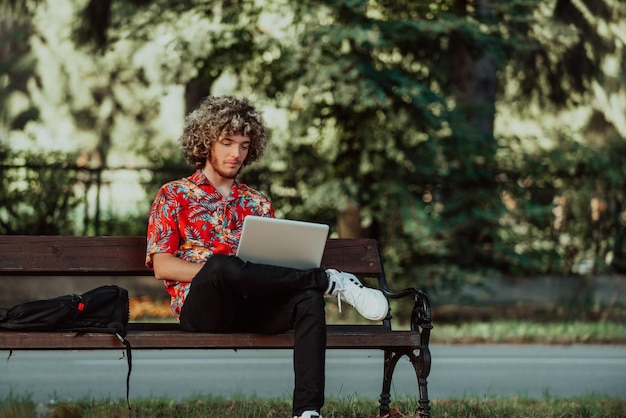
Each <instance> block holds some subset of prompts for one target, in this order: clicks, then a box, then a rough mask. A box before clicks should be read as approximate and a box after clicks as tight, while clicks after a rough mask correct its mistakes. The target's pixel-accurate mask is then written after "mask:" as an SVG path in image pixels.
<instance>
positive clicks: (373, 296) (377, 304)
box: [326, 269, 389, 321]
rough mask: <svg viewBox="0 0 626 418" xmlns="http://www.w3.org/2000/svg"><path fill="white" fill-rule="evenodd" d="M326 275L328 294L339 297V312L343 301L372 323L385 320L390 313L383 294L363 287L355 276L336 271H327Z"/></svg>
mask: <svg viewBox="0 0 626 418" xmlns="http://www.w3.org/2000/svg"><path fill="white" fill-rule="evenodd" d="M326 274H327V275H328V282H329V286H328V290H327V291H326V293H327V294H329V295H331V296H337V302H338V304H339V312H341V301H342V300H343V301H344V302H347V303H349V304H350V305H352V306H353V307H354V309H356V310H357V312H358V313H360V314H361V315H363V316H364V317H365V318H367V319H369V320H371V321H382V320H383V319H385V317H386V316H387V312H388V311H389V303H388V302H387V298H386V297H385V295H383V292H381V291H380V290H377V289H370V288H369V287H365V286H363V284H362V283H361V282H360V281H359V279H357V278H356V276H355V275H354V274H350V273H345V272H343V271H337V270H334V269H328V270H326Z"/></svg>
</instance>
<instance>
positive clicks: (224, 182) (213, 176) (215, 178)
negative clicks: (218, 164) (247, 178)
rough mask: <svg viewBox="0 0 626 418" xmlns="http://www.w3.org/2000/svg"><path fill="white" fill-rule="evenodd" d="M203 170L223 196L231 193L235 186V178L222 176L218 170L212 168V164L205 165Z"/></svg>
mask: <svg viewBox="0 0 626 418" xmlns="http://www.w3.org/2000/svg"><path fill="white" fill-rule="evenodd" d="M202 172H203V173H204V175H205V176H206V178H207V179H208V180H209V181H210V182H211V184H212V185H213V187H215V188H216V189H217V191H218V192H220V194H221V195H222V196H223V197H225V198H226V197H228V196H229V195H230V190H231V189H232V187H233V183H234V182H235V179H230V178H226V177H222V176H220V175H219V174H218V173H217V172H215V171H214V170H212V169H211V167H210V165H209V166H207V167H205V168H204V169H203V170H202Z"/></svg>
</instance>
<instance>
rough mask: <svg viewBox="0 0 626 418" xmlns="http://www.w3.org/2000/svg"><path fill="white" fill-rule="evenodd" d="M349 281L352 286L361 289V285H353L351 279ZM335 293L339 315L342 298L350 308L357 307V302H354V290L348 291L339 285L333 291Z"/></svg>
mask: <svg viewBox="0 0 626 418" xmlns="http://www.w3.org/2000/svg"><path fill="white" fill-rule="evenodd" d="M349 280H350V283H352V284H353V285H354V286H356V287H359V288H362V287H363V285H362V284H359V283H355V282H354V281H353V280H352V279H349ZM335 293H336V294H337V307H338V308H339V313H341V298H342V297H343V299H344V300H346V302H348V303H349V304H350V305H352V306H356V305H357V300H356V297H357V296H356V295H355V294H354V289H350V288H347V287H344V286H343V285H340V286H338V287H337V289H336V290H335Z"/></svg>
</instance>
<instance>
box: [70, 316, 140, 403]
mask: <svg viewBox="0 0 626 418" xmlns="http://www.w3.org/2000/svg"><path fill="white" fill-rule="evenodd" d="M72 331H75V332H76V335H81V334H86V333H88V332H97V333H100V334H102V333H107V334H113V335H115V336H116V337H117V339H118V340H120V342H121V343H122V344H124V346H125V347H126V362H127V363H128V372H127V373H126V405H128V410H129V411H130V410H131V407H130V398H129V394H130V373H131V371H132V370H133V357H132V351H131V350H132V346H131V345H130V342H129V341H128V340H127V339H126V338H124V336H125V335H126V327H124V325H122V324H121V323H119V322H111V323H110V324H108V325H107V327H106V328H97V327H94V328H89V327H85V328H80V329H76V330H72Z"/></svg>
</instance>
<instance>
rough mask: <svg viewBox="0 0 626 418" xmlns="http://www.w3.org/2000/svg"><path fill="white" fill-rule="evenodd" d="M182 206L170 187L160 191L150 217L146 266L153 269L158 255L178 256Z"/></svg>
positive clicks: (162, 188)
mask: <svg viewBox="0 0 626 418" xmlns="http://www.w3.org/2000/svg"><path fill="white" fill-rule="evenodd" d="M179 207H180V205H179V204H178V200H177V199H176V195H175V194H174V193H173V192H172V190H171V188H170V187H169V186H168V185H164V186H162V187H161V189H159V192H158V193H157V196H156V198H155V199H154V203H152V207H151V209H150V216H149V217H148V232H147V250H146V266H147V267H149V268H153V265H152V256H153V255H154V254H157V253H170V254H176V252H177V251H178V246H179V241H180V233H179V230H178V211H179Z"/></svg>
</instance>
